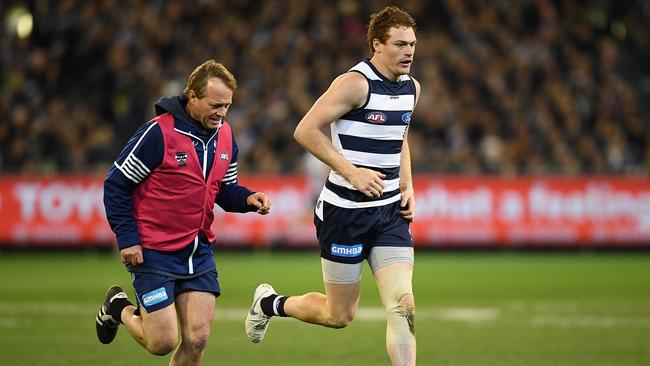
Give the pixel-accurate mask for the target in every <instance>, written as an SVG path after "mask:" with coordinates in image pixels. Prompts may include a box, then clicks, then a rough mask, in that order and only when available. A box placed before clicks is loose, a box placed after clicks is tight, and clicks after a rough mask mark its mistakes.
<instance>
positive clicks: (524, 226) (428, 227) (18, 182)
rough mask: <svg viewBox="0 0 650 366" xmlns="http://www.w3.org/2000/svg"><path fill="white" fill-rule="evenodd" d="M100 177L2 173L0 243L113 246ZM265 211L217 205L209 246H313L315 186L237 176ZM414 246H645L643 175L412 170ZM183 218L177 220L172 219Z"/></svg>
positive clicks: (648, 211)
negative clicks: (264, 203) (262, 200)
mask: <svg viewBox="0 0 650 366" xmlns="http://www.w3.org/2000/svg"><path fill="white" fill-rule="evenodd" d="M102 180H103V177H99V176H84V175H74V176H63V175H61V176H31V177H24V176H2V177H0V246H12V247H15V246H37V247H46V246H80V245H90V246H112V245H113V243H114V235H113V233H112V232H111V230H110V228H109V226H108V224H107V222H106V218H105V214H104V208H103V203H102V197H103V187H102V184H103V182H102ZM240 181H241V183H242V184H244V185H247V186H250V187H252V188H254V189H256V190H259V191H264V192H266V193H267V194H268V195H269V196H270V198H271V200H272V201H273V207H272V209H271V213H270V214H269V215H267V216H260V215H256V214H252V213H249V214H230V213H224V212H223V211H222V210H221V209H219V208H218V207H217V208H215V214H216V215H215V222H214V224H213V227H214V229H215V231H216V232H217V245H223V246H242V247H246V246H263V247H276V246H277V247H295V246H312V247H315V246H316V240H315V230H314V227H313V224H312V206H313V200H314V193H313V192H312V190H311V189H310V187H309V185H308V183H307V180H306V179H305V178H303V177H302V176H296V175H257V176H244V177H241V180H240ZM415 190H416V199H417V216H416V219H415V221H414V223H413V225H412V227H411V232H412V234H413V237H414V240H415V242H416V245H417V246H420V247H426V246H475V245H480V246H537V245H543V246H620V245H638V246H648V247H650V179H648V178H612V177H581V178H513V179H504V178H496V177H454V176H418V177H417V178H416V180H415ZM179 219H182V218H179Z"/></svg>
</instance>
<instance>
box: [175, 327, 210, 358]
mask: <svg viewBox="0 0 650 366" xmlns="http://www.w3.org/2000/svg"><path fill="white" fill-rule="evenodd" d="M208 338H209V333H208V332H201V333H194V334H191V335H190V336H188V337H186V338H185V339H183V341H182V342H181V346H182V347H184V348H185V349H186V350H187V351H188V352H189V353H191V354H200V353H201V352H203V350H204V349H205V346H206V345H207V344H208Z"/></svg>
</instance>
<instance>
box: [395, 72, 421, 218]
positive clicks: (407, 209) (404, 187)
mask: <svg viewBox="0 0 650 366" xmlns="http://www.w3.org/2000/svg"><path fill="white" fill-rule="evenodd" d="M412 79H413V83H414V84H415V105H417V103H418V97H419V96H420V83H419V82H418V81H417V80H415V78H412ZM413 108H414V109H415V106H413ZM408 131H409V129H408V128H407V129H406V132H404V141H403V142H402V153H401V155H400V171H399V176H400V184H399V188H400V191H401V192H402V199H401V202H400V207H401V210H400V214H401V215H402V216H404V218H405V219H407V220H411V221H412V220H413V219H415V191H414V190H413V175H412V173H411V152H410V150H409V144H408Z"/></svg>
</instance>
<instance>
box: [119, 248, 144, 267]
mask: <svg viewBox="0 0 650 366" xmlns="http://www.w3.org/2000/svg"><path fill="white" fill-rule="evenodd" d="M120 260H121V261H122V263H124V264H130V265H133V266H135V265H138V264H142V262H144V258H143V257H142V246H141V245H140V244H137V245H134V246H132V247H128V248H124V249H122V250H120Z"/></svg>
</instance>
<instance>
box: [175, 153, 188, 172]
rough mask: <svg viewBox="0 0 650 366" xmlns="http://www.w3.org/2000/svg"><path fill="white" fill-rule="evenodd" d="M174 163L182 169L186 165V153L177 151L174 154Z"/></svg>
mask: <svg viewBox="0 0 650 366" xmlns="http://www.w3.org/2000/svg"><path fill="white" fill-rule="evenodd" d="M176 161H177V162H178V167H179V168H182V167H184V166H186V165H187V153H186V152H184V151H179V152H177V153H176Z"/></svg>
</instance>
